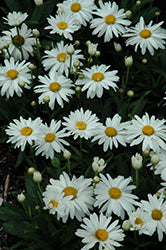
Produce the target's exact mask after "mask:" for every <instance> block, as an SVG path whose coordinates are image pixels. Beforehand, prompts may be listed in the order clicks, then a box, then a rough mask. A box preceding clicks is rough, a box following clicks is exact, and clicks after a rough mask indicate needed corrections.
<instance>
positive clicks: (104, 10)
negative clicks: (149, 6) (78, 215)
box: [90, 1, 131, 42]
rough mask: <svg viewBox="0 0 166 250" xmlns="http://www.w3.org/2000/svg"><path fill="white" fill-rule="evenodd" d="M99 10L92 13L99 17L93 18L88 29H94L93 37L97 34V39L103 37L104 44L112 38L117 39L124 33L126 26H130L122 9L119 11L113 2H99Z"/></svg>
mask: <svg viewBox="0 0 166 250" xmlns="http://www.w3.org/2000/svg"><path fill="white" fill-rule="evenodd" d="M99 5H100V8H99V9H97V10H96V11H94V12H93V14H95V15H97V16H99V17H98V18H93V20H92V21H91V25H90V28H92V29H93V28H95V29H94V30H93V32H92V34H93V35H96V34H98V37H101V36H102V35H104V42H109V41H110V40H111V39H112V38H113V36H114V35H115V36H116V37H119V35H122V34H123V33H124V32H125V28H126V26H128V25H130V23H131V21H129V20H126V19H125V18H126V14H125V11H124V9H120V10H119V6H118V5H117V4H116V3H115V2H113V3H111V2H110V1H109V2H106V3H103V2H102V1H100V2H99Z"/></svg>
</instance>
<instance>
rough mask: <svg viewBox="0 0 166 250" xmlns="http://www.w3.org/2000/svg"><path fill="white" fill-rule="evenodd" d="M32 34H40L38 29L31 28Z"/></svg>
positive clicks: (35, 35) (36, 35)
mask: <svg viewBox="0 0 166 250" xmlns="http://www.w3.org/2000/svg"><path fill="white" fill-rule="evenodd" d="M32 34H33V36H34V37H39V36H40V32H39V31H38V29H33V30H32Z"/></svg>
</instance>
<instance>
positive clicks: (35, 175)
mask: <svg viewBox="0 0 166 250" xmlns="http://www.w3.org/2000/svg"><path fill="white" fill-rule="evenodd" d="M33 180H34V182H38V183H39V182H41V181H42V175H41V173H40V172H39V171H35V172H34V173H33Z"/></svg>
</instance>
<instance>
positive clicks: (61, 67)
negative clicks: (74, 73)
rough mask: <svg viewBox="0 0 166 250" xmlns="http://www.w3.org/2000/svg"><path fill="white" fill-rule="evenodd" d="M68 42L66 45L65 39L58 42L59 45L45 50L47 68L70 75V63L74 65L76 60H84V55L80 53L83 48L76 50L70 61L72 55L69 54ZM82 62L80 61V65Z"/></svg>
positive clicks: (45, 65)
mask: <svg viewBox="0 0 166 250" xmlns="http://www.w3.org/2000/svg"><path fill="white" fill-rule="evenodd" d="M67 48H68V44H66V45H64V41H61V42H59V43H57V47H56V48H53V49H51V50H49V51H48V50H46V51H45V54H46V55H45V56H44V57H43V58H44V60H43V61H42V63H43V66H44V69H45V70H49V69H50V70H51V71H54V72H56V71H57V72H58V73H59V74H63V73H64V74H65V75H66V76H67V77H68V75H69V69H70V64H71V66H72V67H73V62H74V61H75V60H79V61H80V60H82V59H84V56H83V55H81V54H79V53H80V52H81V50H77V49H76V50H74V54H72V62H71V63H70V55H68V54H67ZM81 65H82V63H81V62H80V66H81Z"/></svg>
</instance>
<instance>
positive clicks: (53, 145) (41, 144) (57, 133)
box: [34, 119, 69, 159]
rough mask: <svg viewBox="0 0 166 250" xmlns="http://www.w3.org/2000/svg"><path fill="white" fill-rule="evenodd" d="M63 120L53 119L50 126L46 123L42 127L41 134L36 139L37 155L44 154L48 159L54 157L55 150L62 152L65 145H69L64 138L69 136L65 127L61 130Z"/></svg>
mask: <svg viewBox="0 0 166 250" xmlns="http://www.w3.org/2000/svg"><path fill="white" fill-rule="evenodd" d="M60 126H61V121H55V120H54V119H52V120H51V123H50V126H48V125H47V124H46V123H45V124H43V126H42V127H41V129H40V134H39V136H38V138H37V139H36V140H35V145H34V146H35V150H36V153H35V154H36V155H39V154H42V156H45V157H46V159H48V158H51V159H53V158H54V152H58V153H60V152H61V151H64V149H65V148H64V146H63V144H64V145H65V146H68V145H69V143H68V142H67V141H65V140H64V139H63V137H66V136H68V133H65V131H64V129H62V130H59V128H60Z"/></svg>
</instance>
